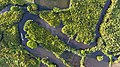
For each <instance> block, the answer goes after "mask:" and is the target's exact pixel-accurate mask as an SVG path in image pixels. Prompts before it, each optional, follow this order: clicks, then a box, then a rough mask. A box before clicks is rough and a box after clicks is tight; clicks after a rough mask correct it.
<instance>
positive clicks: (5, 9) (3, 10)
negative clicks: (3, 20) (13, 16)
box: [0, 5, 11, 14]
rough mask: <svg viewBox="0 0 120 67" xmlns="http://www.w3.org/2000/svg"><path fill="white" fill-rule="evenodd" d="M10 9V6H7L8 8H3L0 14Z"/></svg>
mask: <svg viewBox="0 0 120 67" xmlns="http://www.w3.org/2000/svg"><path fill="white" fill-rule="evenodd" d="M10 7H11V5H8V6H6V7H5V8H3V9H2V10H1V11H0V14H2V13H4V12H7V11H9V10H10Z"/></svg>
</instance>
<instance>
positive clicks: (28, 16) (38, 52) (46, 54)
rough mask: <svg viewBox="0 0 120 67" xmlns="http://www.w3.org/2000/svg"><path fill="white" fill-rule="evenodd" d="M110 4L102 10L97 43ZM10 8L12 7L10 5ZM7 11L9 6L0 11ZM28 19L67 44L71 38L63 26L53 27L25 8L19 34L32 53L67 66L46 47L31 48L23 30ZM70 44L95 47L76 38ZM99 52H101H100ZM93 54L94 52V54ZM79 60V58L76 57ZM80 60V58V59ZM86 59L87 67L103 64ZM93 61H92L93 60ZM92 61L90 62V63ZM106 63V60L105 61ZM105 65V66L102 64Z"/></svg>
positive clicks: (78, 46) (84, 47) (81, 47)
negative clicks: (63, 31) (62, 28)
mask: <svg viewBox="0 0 120 67" xmlns="http://www.w3.org/2000/svg"><path fill="white" fill-rule="evenodd" d="M109 5H110V0H107V2H106V4H105V6H104V8H103V10H102V12H101V16H100V18H99V21H98V23H97V25H96V31H95V33H96V37H95V43H96V42H97V41H96V40H97V39H98V38H99V37H100V33H99V27H100V24H101V23H102V21H103V18H104V15H105V14H106V11H107V9H108V8H109ZM9 8H10V7H9ZM6 11H9V9H8V7H6V8H5V9H3V10H2V11H0V13H4V12H6ZM27 20H33V21H35V22H37V23H38V24H39V25H40V26H43V27H45V28H46V29H48V30H49V31H50V32H51V33H52V34H53V35H54V36H56V35H57V36H58V37H59V39H61V40H62V41H64V42H65V43H66V44H67V41H68V40H69V38H68V37H67V36H66V35H64V34H63V33H62V32H61V28H53V27H51V26H50V25H49V24H47V23H46V22H45V21H44V20H43V19H41V18H40V17H39V16H38V15H33V14H30V13H29V12H27V11H26V9H25V14H24V15H23V17H22V19H21V21H20V22H19V23H18V29H19V34H20V35H21V42H22V44H23V46H24V48H25V49H26V50H27V51H28V52H30V53H32V54H33V55H35V56H37V57H41V58H42V57H48V58H49V59H50V60H51V61H52V62H54V63H56V64H57V65H58V66H59V67H65V65H64V64H63V62H62V61H60V60H59V59H58V58H56V57H55V55H53V53H52V52H50V51H48V50H47V49H44V48H41V47H40V46H38V47H37V48H35V49H30V48H28V47H27V46H26V42H27V41H28V40H27V39H26V38H25V34H26V32H25V31H24V30H23V28H24V24H25V22H26V21H27ZM68 45H69V46H71V47H73V48H76V49H86V48H91V47H93V46H92V45H87V44H86V45H85V44H82V43H78V42H77V41H75V40H70V42H69V44H68ZM98 53H99V52H98ZM98 53H96V54H98ZM92 55H93V54H92ZM76 60H77V59H76ZM78 60H79V59H78ZM86 60H87V61H86ZM86 60H85V64H86V67H90V66H91V67H99V66H97V65H96V64H98V65H101V66H102V65H103V63H102V62H97V61H96V59H95V58H91V57H87V58H86ZM91 61H92V62H91ZM103 62H104V61H103ZM89 63H90V64H89ZM94 64H95V65H94ZM105 64H106V62H105ZM102 67H104V66H102Z"/></svg>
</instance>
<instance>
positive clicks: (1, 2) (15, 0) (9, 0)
mask: <svg viewBox="0 0 120 67" xmlns="http://www.w3.org/2000/svg"><path fill="white" fill-rule="evenodd" d="M27 3H33V0H0V10H1V9H3V8H4V7H5V6H7V5H8V4H17V5H24V4H27Z"/></svg>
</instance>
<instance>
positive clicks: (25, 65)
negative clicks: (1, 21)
mask: <svg viewBox="0 0 120 67" xmlns="http://www.w3.org/2000/svg"><path fill="white" fill-rule="evenodd" d="M33 57H34V56H33V55H31V54H29V53H28V52H27V51H25V50H24V49H23V47H22V46H21V45H20V40H19V33H18V28H17V25H14V26H12V27H11V28H9V29H7V30H4V38H3V39H2V41H1V42H0V67H1V66H2V67H33V66H36V65H38V64H39V61H38V60H37V58H33Z"/></svg>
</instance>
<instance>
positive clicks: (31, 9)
mask: <svg viewBox="0 0 120 67" xmlns="http://www.w3.org/2000/svg"><path fill="white" fill-rule="evenodd" d="M27 10H28V11H29V12H30V13H32V14H38V6H37V5H36V4H29V5H28V6H27Z"/></svg>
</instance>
